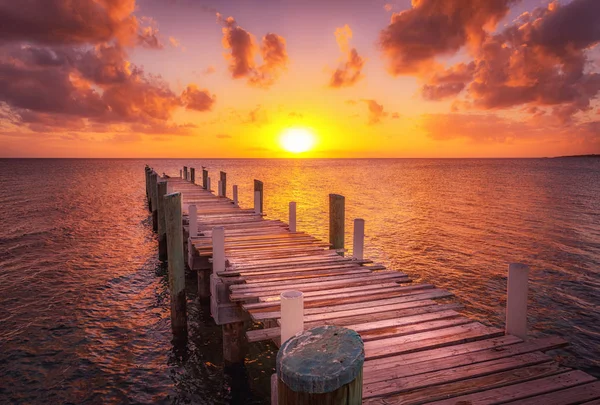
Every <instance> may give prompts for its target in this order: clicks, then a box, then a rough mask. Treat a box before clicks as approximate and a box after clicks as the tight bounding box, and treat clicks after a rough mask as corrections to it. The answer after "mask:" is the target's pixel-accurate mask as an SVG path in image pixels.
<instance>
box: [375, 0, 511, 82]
mask: <svg viewBox="0 0 600 405" xmlns="http://www.w3.org/2000/svg"><path fill="white" fill-rule="evenodd" d="M516 1H517V0H495V1H490V0H444V1H438V0H413V7H412V8H411V9H409V10H406V11H402V12H399V13H395V14H393V15H392V18H391V22H390V24H389V25H388V26H387V27H386V28H385V29H384V30H383V31H381V34H380V37H379V43H380V46H381V49H382V51H383V53H384V55H385V57H386V58H387V62H388V70H389V72H390V73H391V74H392V75H395V76H396V75H401V74H414V73H419V72H423V71H424V70H426V69H431V68H432V67H433V66H434V65H435V63H434V62H435V58H436V57H437V56H440V55H451V54H453V53H455V52H456V51H458V50H459V49H460V48H461V47H463V46H464V45H466V44H467V43H470V44H472V45H474V46H476V45H477V44H479V43H481V42H482V41H483V40H484V38H485V37H486V33H487V32H489V30H491V29H493V28H494V27H495V25H496V24H497V23H498V21H500V20H501V19H502V18H503V17H504V16H505V15H506V14H507V13H508V11H509V7H510V5H511V4H512V3H515V2H516Z"/></svg>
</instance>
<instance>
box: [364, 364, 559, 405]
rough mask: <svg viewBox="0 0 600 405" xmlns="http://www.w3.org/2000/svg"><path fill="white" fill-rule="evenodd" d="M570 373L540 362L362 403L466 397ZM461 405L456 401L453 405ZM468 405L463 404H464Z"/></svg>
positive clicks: (394, 404) (412, 404)
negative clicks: (482, 391)
mask: <svg viewBox="0 0 600 405" xmlns="http://www.w3.org/2000/svg"><path fill="white" fill-rule="evenodd" d="M567 371H570V369H568V368H564V367H560V365H559V364H558V363H556V362H550V363H542V364H537V365H535V366H527V367H521V368H518V369H515V370H509V371H502V372H499V373H493V374H490V375H485V376H481V377H475V378H469V379H467V380H461V381H454V382H450V383H444V384H439V385H436V386H433V387H427V388H420V389H415V390H410V391H407V392H403V393H401V394H397V395H387V396H385V397H382V398H370V399H367V400H365V401H363V404H367V405H417V404H423V403H427V402H431V401H436V400H440V399H447V398H452V397H456V396H459V395H465V394H470V393H473V392H478V391H481V390H482V389H489V388H496V387H503V386H506V385H511V384H516V383H521V382H525V381H530V380H534V379H537V378H542V377H547V376H550V375H554V374H560V373H564V372H567ZM458 404H461V403H460V402H456V403H455V405H458ZM467 404H468V403H464V405H467Z"/></svg>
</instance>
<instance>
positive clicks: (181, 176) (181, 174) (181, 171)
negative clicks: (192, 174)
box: [179, 169, 183, 179]
mask: <svg viewBox="0 0 600 405" xmlns="http://www.w3.org/2000/svg"><path fill="white" fill-rule="evenodd" d="M179 178H180V179H181V178H183V170H181V169H179Z"/></svg>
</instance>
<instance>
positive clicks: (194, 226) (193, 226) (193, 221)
mask: <svg viewBox="0 0 600 405" xmlns="http://www.w3.org/2000/svg"><path fill="white" fill-rule="evenodd" d="M188 218H189V222H190V232H189V234H190V237H191V238H193V237H196V236H198V208H197V207H196V204H192V205H190V206H189V207H188Z"/></svg>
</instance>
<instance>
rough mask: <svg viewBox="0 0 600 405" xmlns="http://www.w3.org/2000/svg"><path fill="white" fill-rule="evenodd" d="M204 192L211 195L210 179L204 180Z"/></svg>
mask: <svg viewBox="0 0 600 405" xmlns="http://www.w3.org/2000/svg"><path fill="white" fill-rule="evenodd" d="M206 190H207V191H209V192H211V193H212V189H211V186H210V177H207V178H206Z"/></svg>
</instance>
